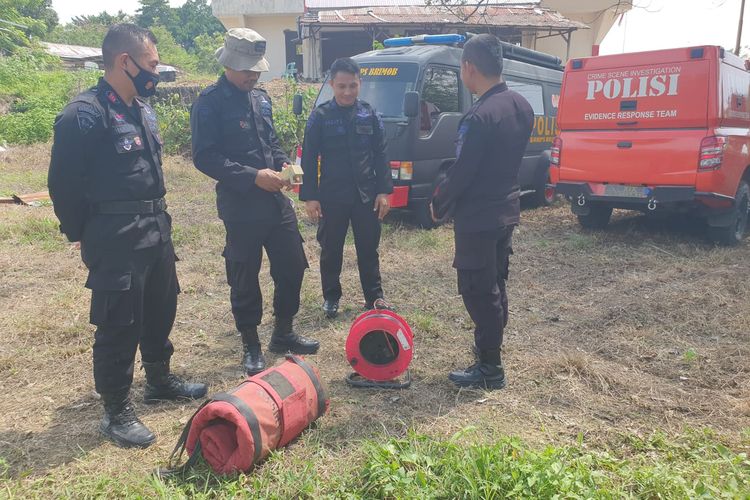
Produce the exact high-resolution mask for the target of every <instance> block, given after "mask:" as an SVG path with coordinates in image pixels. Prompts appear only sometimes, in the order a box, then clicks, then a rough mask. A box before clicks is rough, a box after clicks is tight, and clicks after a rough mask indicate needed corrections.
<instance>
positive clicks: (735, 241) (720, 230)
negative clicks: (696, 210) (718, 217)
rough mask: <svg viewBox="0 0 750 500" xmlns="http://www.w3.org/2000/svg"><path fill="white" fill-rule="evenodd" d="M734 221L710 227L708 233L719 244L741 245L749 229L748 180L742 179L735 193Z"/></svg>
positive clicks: (749, 198) (749, 197)
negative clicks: (725, 224) (726, 224)
mask: <svg viewBox="0 0 750 500" xmlns="http://www.w3.org/2000/svg"><path fill="white" fill-rule="evenodd" d="M734 199H735V200H737V203H735V207H734V214H733V215H734V217H733V219H734V223H732V224H730V225H728V226H721V227H709V228H708V234H709V236H710V237H711V239H712V240H713V241H715V242H716V243H718V244H719V245H724V246H734V245H739V244H740V243H741V242H742V239H743V238H744V237H745V230H746V229H747V219H748V210H750V187H748V185H747V182H745V181H740V185H739V187H738V188H737V194H736V195H735V198H734Z"/></svg>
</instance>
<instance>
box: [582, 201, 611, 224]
mask: <svg viewBox="0 0 750 500" xmlns="http://www.w3.org/2000/svg"><path fill="white" fill-rule="evenodd" d="M610 217H612V207H608V206H605V205H595V204H591V206H590V207H589V214H588V215H579V216H578V223H579V224H581V226H582V227H585V228H586V229H604V228H605V227H607V224H609V219H610Z"/></svg>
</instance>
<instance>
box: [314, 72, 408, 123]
mask: <svg viewBox="0 0 750 500" xmlns="http://www.w3.org/2000/svg"><path fill="white" fill-rule="evenodd" d="M418 70H419V66H418V65H417V64H416V63H384V64H373V63H363V64H360V78H361V84H360V88H359V98H360V99H362V100H363V101H365V102H367V103H369V104H370V105H371V106H372V107H373V108H375V111H377V112H378V113H379V114H380V115H381V116H382V117H383V119H385V120H389V119H401V118H402V117H403V114H404V113H403V106H404V93H405V92H409V91H412V90H414V87H415V85H416V81H417V71H418ZM328 82H329V80H328V78H327V77H326V81H325V82H323V85H322V87H321V88H320V93H319V94H318V98H317V100H316V101H315V105H316V106H319V105H320V104H322V103H324V102H325V101H328V100H330V99H333V89H331V86H330V85H329V83H328Z"/></svg>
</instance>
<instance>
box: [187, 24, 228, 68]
mask: <svg viewBox="0 0 750 500" xmlns="http://www.w3.org/2000/svg"><path fill="white" fill-rule="evenodd" d="M223 44H224V33H214V34H213V35H207V34H206V35H198V36H197V37H195V44H194V47H193V53H194V54H195V57H196V59H197V61H196V69H197V70H198V72H200V73H205V74H207V75H218V74H219V73H220V72H221V69H222V68H221V64H219V61H217V60H216V49H218V48H219V47H221V46H222V45H223Z"/></svg>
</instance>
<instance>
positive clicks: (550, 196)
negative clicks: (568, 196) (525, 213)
mask: <svg viewBox="0 0 750 500" xmlns="http://www.w3.org/2000/svg"><path fill="white" fill-rule="evenodd" d="M549 183H550V178H549V167H547V168H544V169H542V171H541V172H540V173H539V174H538V175H537V180H536V182H535V183H534V194H533V195H532V197H531V199H532V202H533V203H534V206H536V207H548V206H550V205H552V204H553V203H554V202H555V199H556V198H557V194H555V188H548V187H547V184H549Z"/></svg>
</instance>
